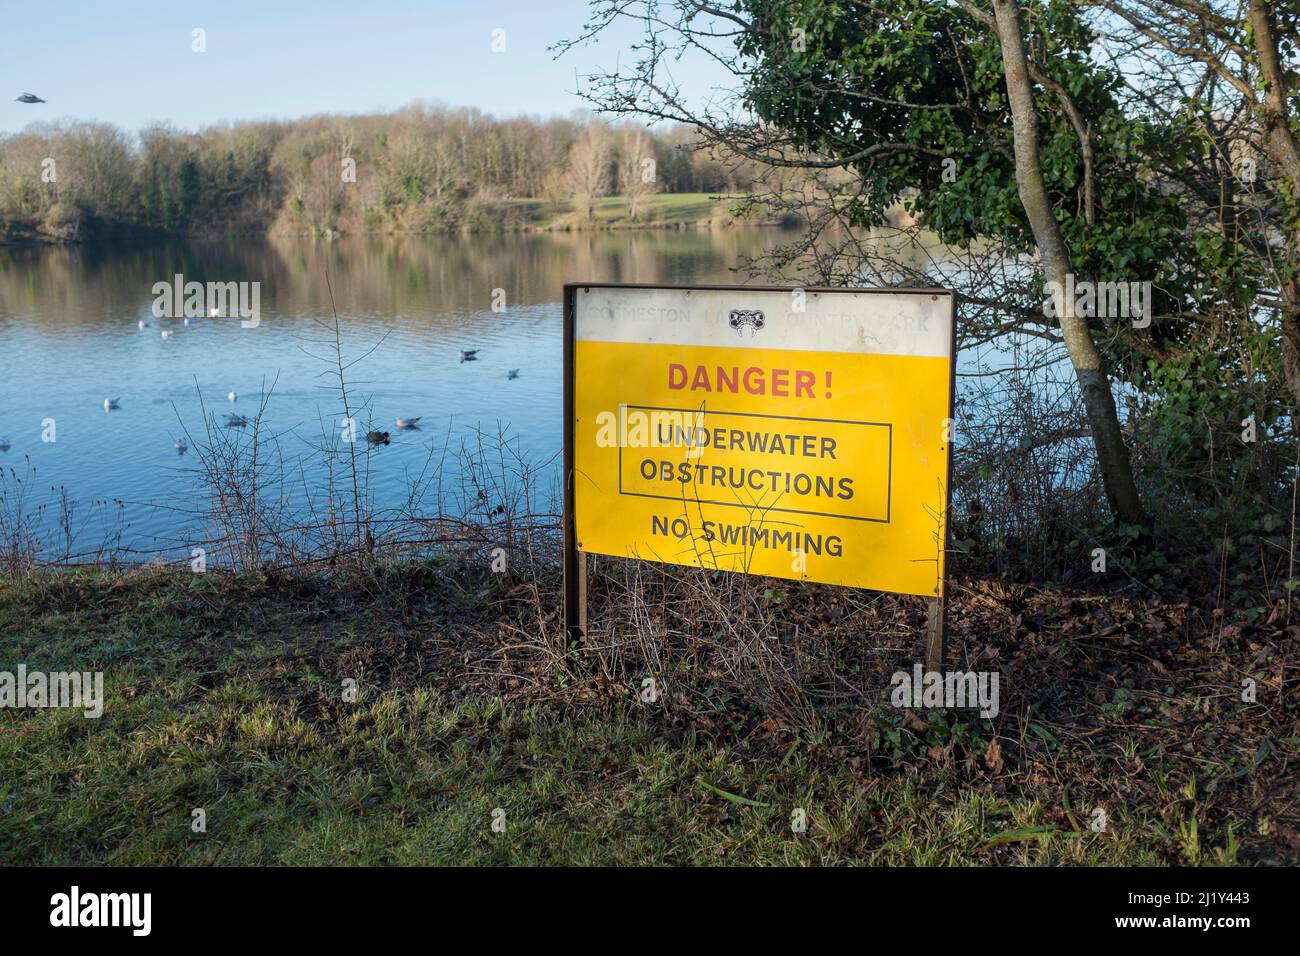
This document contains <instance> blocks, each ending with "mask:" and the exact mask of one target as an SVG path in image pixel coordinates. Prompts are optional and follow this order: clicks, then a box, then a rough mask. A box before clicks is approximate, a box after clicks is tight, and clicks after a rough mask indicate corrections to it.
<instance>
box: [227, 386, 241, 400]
mask: <svg viewBox="0 0 1300 956" xmlns="http://www.w3.org/2000/svg"><path fill="white" fill-rule="evenodd" d="M238 398H239V396H238V395H236V394H235V390H234V389H233V388H232V389H231V390H230V391H229V392H227V393H226V401H228V402H233V401H236V400H238Z"/></svg>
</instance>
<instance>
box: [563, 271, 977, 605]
mask: <svg viewBox="0 0 1300 956" xmlns="http://www.w3.org/2000/svg"><path fill="white" fill-rule="evenodd" d="M565 301H566V308H567V309H568V310H569V315H568V320H569V322H570V323H571V324H570V327H569V334H570V336H571V342H570V349H571V351H570V362H571V368H570V369H569V374H570V380H569V382H568V387H569V388H570V389H571V393H570V402H569V403H568V407H569V408H570V411H571V415H572V420H571V422H570V429H569V436H568V438H569V442H568V449H567V457H568V459H569V461H568V464H569V466H570V468H571V478H570V480H571V481H572V486H571V495H572V497H571V504H572V509H573V519H574V522H575V534H576V545H577V548H578V549H579V550H580V551H587V552H594V553H598V554H609V555H616V556H619V557H631V558H642V559H648V560H653V561H662V562H667V563H671V564H683V565H694V566H699V567H706V568H717V569H721V570H726V571H737V572H747V573H751V574H767V575H773V576H776V577H783V578H793V579H796V580H809V581H821V582H826V583H830V584H841V585H848V586H851V587H859V588H871V589H875V590H882V591H895V592H900V593H905V594H921V595H937V594H939V593H940V584H941V582H942V580H943V558H944V555H943V543H944V541H945V520H946V516H947V502H948V459H949V452H950V436H951V430H952V428H951V414H952V398H953V396H952V387H953V313H954V309H953V299H952V296H951V294H950V293H948V292H944V291H940V290H922V291H895V290H880V291H876V290H861V289H853V290H849V289H845V290H839V289H834V290H814V289H807V290H805V289H770V288H761V289H755V288H750V287H737V288H679V287H671V288H670V287H649V286H600V285H574V286H569V287H567V288H566V296H565Z"/></svg>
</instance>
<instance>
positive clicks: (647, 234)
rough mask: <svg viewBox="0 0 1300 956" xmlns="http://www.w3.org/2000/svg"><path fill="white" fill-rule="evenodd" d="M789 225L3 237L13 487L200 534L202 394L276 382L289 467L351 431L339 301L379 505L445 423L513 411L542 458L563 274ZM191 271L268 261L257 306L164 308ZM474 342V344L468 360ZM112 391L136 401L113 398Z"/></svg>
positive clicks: (700, 273) (698, 249)
mask: <svg viewBox="0 0 1300 956" xmlns="http://www.w3.org/2000/svg"><path fill="white" fill-rule="evenodd" d="M780 241H782V237H781V234H780V233H779V232H778V231H776V230H768V229H734V230H726V231H694V230H690V231H678V230H644V231H612V232H600V233H568V234H566V233H560V234H538V235H524V234H503V235H495V236H473V237H459V236H458V237H416V238H407V237H388V238H356V239H347V240H338V241H335V242H332V243H325V242H313V241H306V240H269V241H260V240H259V241H252V240H246V239H240V240H230V241H210V242H184V243H178V242H167V243H154V244H129V245H123V244H118V245H101V246H76V247H64V248H43V249H39V248H38V249H3V250H0V348H2V349H3V355H4V366H5V372H4V376H3V379H2V380H0V438H7V439H8V441H9V444H10V448H9V450H8V451H5V452H2V453H0V465H3V466H4V468H5V469H6V472H7V473H8V481H9V484H8V485H7V486H6V489H5V490H6V492H7V494H8V495H9V498H8V500H9V502H10V504H12V502H13V500H14V495H15V494H16V493H17V492H16V491H15V489H16V488H17V487H18V486H17V485H16V484H15V483H16V482H18V483H23V484H22V487H23V488H24V489H25V491H24V492H23V493H24V494H25V495H26V501H27V504H28V507H29V508H30V507H34V506H35V504H36V502H38V501H57V500H58V499H59V498H60V495H61V493H62V492H66V495H67V498H68V499H69V500H71V501H73V502H75V505H76V507H75V516H74V518H73V520H72V522H71V525H70V527H69V528H66V529H59V528H58V523H59V520H60V518H59V516H60V514H61V512H62V510H63V509H62V507H61V506H56V505H52V506H51V507H50V508H49V509H47V510H46V511H44V512H42V513H41V514H40V516H39V518H38V521H39V522H40V523H43V524H44V525H45V526H46V531H47V532H49V533H50V534H51V535H54V536H62V537H63V538H76V539H77V541H78V545H79V546H80V547H82V548H91V549H93V548H95V547H98V545H99V544H100V543H101V542H102V540H103V539H104V538H105V537H106V536H107V535H108V534H109V532H110V530H111V529H112V528H115V527H116V528H117V529H118V530H120V532H121V536H120V543H121V544H123V545H126V546H129V547H132V548H139V549H146V550H147V549H151V548H160V549H164V550H167V551H170V552H176V551H183V549H184V545H185V540H184V539H185V538H186V536H187V535H193V534H197V533H200V532H201V530H202V529H200V528H197V527H196V525H195V519H194V517H193V512H194V511H195V507H196V502H197V500H198V490H197V488H196V483H195V481H194V476H193V475H192V473H191V472H192V468H193V458H192V455H191V456H186V455H181V454H178V451H177V442H180V443H182V444H189V445H192V444H193V441H192V439H191V440H189V441H188V442H187V438H186V432H190V433H191V435H193V434H195V433H197V432H199V431H201V430H202V428H203V422H204V416H205V411H206V413H207V415H208V416H210V417H212V416H224V415H226V414H227V413H230V414H246V415H247V414H251V413H252V412H253V411H254V410H255V408H256V405H257V403H258V401H259V396H260V395H261V394H262V393H263V392H264V391H265V390H266V389H268V388H270V387H271V385H272V383H274V395H273V397H272V398H271V400H270V402H269V403H268V406H267V407H268V413H267V417H268V422H269V425H270V427H272V428H273V429H274V430H275V432H276V434H278V435H280V436H282V449H283V453H284V454H285V456H286V466H287V468H288V469H289V470H290V471H293V470H294V469H297V470H298V472H301V471H302V470H303V469H307V468H311V467H314V466H313V465H312V464H310V462H311V461H312V460H313V449H314V448H315V447H316V446H319V445H320V444H321V443H322V442H326V443H328V442H330V441H332V440H334V439H335V438H336V437H337V436H336V434H335V432H336V431H337V429H338V428H339V420H340V419H341V416H342V412H341V403H340V401H339V398H338V395H337V392H336V389H335V388H334V387H333V384H334V383H333V381H332V380H331V378H330V369H331V363H332V360H333V356H332V354H331V349H332V344H333V341H332V340H333V333H332V329H331V328H330V327H328V326H327V325H326V324H324V323H325V322H327V321H328V320H329V318H330V316H331V315H332V314H333V312H334V311H335V310H337V313H338V315H339V317H340V320H341V327H342V332H343V347H344V353H345V358H346V359H348V360H358V361H357V362H356V364H355V365H353V366H351V367H350V368H349V370H348V377H349V379H350V380H351V382H352V388H353V395H354V402H355V404H356V406H357V407H356V411H355V417H356V419H357V426H358V428H360V430H361V432H362V434H364V432H365V431H367V430H369V429H371V428H372V427H374V428H377V429H380V430H384V431H390V432H391V433H392V443H391V445H388V446H383V447H382V448H381V449H380V450H379V452H378V453H377V454H375V455H374V456H372V457H373V464H372V465H371V468H372V472H371V487H372V492H373V494H374V496H375V498H376V501H377V503H378V504H379V505H380V506H381V507H383V506H385V504H386V501H385V499H391V500H392V501H400V500H401V499H402V497H403V496H404V494H405V489H406V488H407V487H408V486H409V484H410V479H411V476H412V474H413V473H419V472H421V471H425V470H427V467H428V462H429V457H430V454H431V449H433V448H434V447H435V445H437V444H438V443H440V442H443V441H445V440H446V439H447V437H448V436H452V437H453V438H454V437H455V436H456V435H459V434H463V433H464V432H466V431H469V430H472V429H473V428H474V427H475V426H477V425H480V424H482V425H484V426H486V427H487V428H488V429H489V430H491V431H496V429H497V426H498V424H500V426H502V427H504V428H507V429H508V430H509V431H510V433H511V434H513V435H514V436H515V437H516V440H517V445H518V448H519V450H520V452H521V454H522V455H523V456H525V457H526V458H528V459H529V460H531V461H536V462H547V461H551V460H553V459H554V456H555V455H556V453H557V452H558V450H559V448H560V443H561V418H560V415H561V411H560V409H561V379H560V363H561V335H560V332H561V320H560V308H559V299H560V292H561V288H562V286H563V284H564V283H565V282H568V281H574V280H581V279H590V280H592V281H606V282H675V283H676V282H680V283H686V282H740V281H744V280H745V276H744V275H743V274H741V273H737V272H735V271H733V270H734V269H735V268H736V267H738V266H739V265H740V264H741V262H742V260H743V259H745V258H746V257H748V256H753V255H756V254H758V253H760V252H761V251H762V250H763V249H765V248H769V247H771V246H772V245H775V244H777V243H779V242H780ZM177 274H180V275H182V276H183V277H184V279H185V281H198V282H204V283H206V282H244V281H248V282H258V283H260V284H261V286H260V302H261V315H262V322H261V324H260V326H259V327H257V328H255V329H244V328H241V327H240V324H239V322H238V321H237V320H234V319H223V318H196V319H192V320H191V321H190V323H189V324H188V325H186V324H184V323H183V322H181V321H180V320H169V319H161V320H160V319H158V318H156V317H154V316H153V314H152V312H151V306H152V303H153V295H152V292H151V290H152V287H153V285H154V283H156V282H160V281H172V279H173V277H174V276H175V275H177ZM327 279H328V281H327ZM331 290H332V302H331ZM494 301H495V302H498V303H503V308H501V309H500V311H494V310H493V303H494ZM140 323H144V327H143V328H141V327H140ZM163 331H167V332H169V333H171V334H170V336H169V337H165V338H164V337H163V336H162V334H161V333H162V332H163ZM465 349H477V350H478V356H477V360H476V361H473V362H461V361H460V360H459V356H460V352H461V351H462V350H465ZM514 369H518V370H519V372H518V374H517V375H516V376H514V377H511V371H512V370H514ZM232 391H233V392H235V393H236V394H237V396H238V397H237V400H236V401H235V402H230V401H229V399H228V397H227V396H228V394H229V393H231V392H232ZM107 398H114V399H120V407H118V408H116V409H111V410H106V409H105V408H104V407H103V403H104V401H105V399H107ZM399 416H401V417H413V416H420V417H421V422H420V427H419V428H418V429H398V428H397V427H396V425H395V419H396V418H397V417H399ZM43 438H44V439H45V440H42V439H43ZM51 438H53V440H49V439H51ZM3 444H4V443H3V442H2V441H0V445H3ZM298 477H299V478H302V477H304V476H303V475H301V474H299V476H298ZM3 505H4V503H3V502H0V506H3ZM74 550H76V549H74Z"/></svg>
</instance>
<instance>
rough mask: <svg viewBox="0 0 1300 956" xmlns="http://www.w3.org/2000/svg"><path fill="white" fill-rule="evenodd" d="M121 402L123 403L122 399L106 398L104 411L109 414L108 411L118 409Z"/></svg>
mask: <svg viewBox="0 0 1300 956" xmlns="http://www.w3.org/2000/svg"><path fill="white" fill-rule="evenodd" d="M120 401H121V399H120V398H106V399H104V411H106V412H107V411H111V410H113V409H115V408H117V407H118V404H117V403H118V402H120Z"/></svg>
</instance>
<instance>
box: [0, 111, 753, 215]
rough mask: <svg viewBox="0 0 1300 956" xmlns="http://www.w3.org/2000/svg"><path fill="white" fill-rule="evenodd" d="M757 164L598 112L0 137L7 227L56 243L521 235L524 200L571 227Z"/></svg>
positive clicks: (78, 129)
mask: <svg viewBox="0 0 1300 956" xmlns="http://www.w3.org/2000/svg"><path fill="white" fill-rule="evenodd" d="M757 169H758V168H757V166H756V165H755V164H753V163H752V162H750V161H748V160H743V159H740V158H738V157H736V156H733V155H726V154H724V152H723V151H720V150H719V149H717V148H716V147H711V146H708V145H706V144H704V143H703V141H702V139H701V137H699V135H698V133H697V132H696V131H694V130H693V129H691V128H689V127H686V126H674V127H666V128H659V129H654V130H649V129H647V128H646V127H645V126H643V125H640V124H635V123H621V124H616V125H611V124H608V123H605V122H602V121H600V120H599V119H593V118H584V117H577V118H570V119H562V118H555V119H548V120H540V119H535V118H530V117H517V118H513V119H504V120H502V119H495V118H493V117H490V116H486V115H484V114H483V113H481V112H479V111H478V110H475V109H448V108H441V107H428V106H412V107H409V108H407V109H404V110H402V111H400V112H397V113H393V114H388V115H367V116H316V117H308V118H305V119H301V120H297V121H294V122H248V123H234V124H230V125H224V126H214V127H209V128H207V129H204V130H201V131H199V132H185V131H181V130H177V129H174V128H172V127H170V126H167V125H155V126H151V127H149V128H147V129H145V130H143V131H142V132H141V133H139V135H137V136H132V135H130V134H128V133H126V132H124V131H122V130H120V129H118V128H116V127H114V126H111V125H108V124H104V123H97V122H70V123H59V124H45V123H38V124H33V125H31V126H28V127H27V128H25V129H24V130H23V131H22V132H21V133H17V134H13V135H8V136H3V137H0V231H2V232H3V233H7V234H10V235H13V234H15V233H22V232H39V233H44V234H46V235H48V236H52V237H56V238H61V239H76V238H86V237H88V236H92V235H111V234H115V233H121V232H144V233H160V234H184V235H190V234H223V233H251V232H260V231H282V232H294V233H324V232H334V231H337V232H353V231H402V232H420V231H432V230H447V229H461V228H492V227H494V226H504V227H508V226H510V225H512V222H511V217H512V215H518V210H517V208H516V204H513V203H512V202H511V201H512V200H516V199H521V198H525V197H527V198H538V199H544V200H546V201H547V202H548V203H549V204H550V206H551V207H552V209H553V210H555V211H557V212H558V211H560V210H564V211H565V212H566V213H567V214H569V215H570V216H571V217H572V218H573V219H575V220H581V219H589V218H590V217H591V215H592V209H593V204H594V203H595V201H596V200H597V199H599V198H601V197H604V196H610V195H620V196H623V197H625V199H626V203H627V209H626V214H627V215H628V216H629V217H631V218H636V216H637V215H638V212H639V206H640V202H641V200H642V199H643V197H644V196H645V195H647V194H648V193H654V192H667V193H684V192H708V193H726V194H734V193H738V192H748V191H750V190H751V189H752V187H753V185H754V181H755V178H756V176H757V175H758V172H757Z"/></svg>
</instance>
